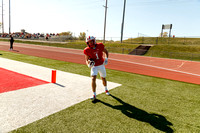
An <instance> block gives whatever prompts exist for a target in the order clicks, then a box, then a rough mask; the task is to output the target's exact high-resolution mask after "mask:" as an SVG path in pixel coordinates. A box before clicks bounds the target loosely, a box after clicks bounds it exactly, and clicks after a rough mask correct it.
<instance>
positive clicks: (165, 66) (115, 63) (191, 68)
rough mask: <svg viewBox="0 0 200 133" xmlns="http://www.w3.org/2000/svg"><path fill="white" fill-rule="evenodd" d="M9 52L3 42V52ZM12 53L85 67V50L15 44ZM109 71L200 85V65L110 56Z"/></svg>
mask: <svg viewBox="0 0 200 133" xmlns="http://www.w3.org/2000/svg"><path fill="white" fill-rule="evenodd" d="M8 49H9V43H8V42H0V50H4V51H9V50H8ZM11 52H15V53H21V54H26V55H32V56H38V57H44V58H50V59H56V60H61V61H67V62H73V63H79V64H85V58H84V54H83V50H75V49H66V48H55V47H48V46H39V45H29V44H22V43H15V44H14V51H11ZM106 68H108V69H114V70H120V71H125V72H131V73H136V74H143V75H148V76H155V77H160V78H166V79H171V80H177V81H182V82H188V83H194V84H200V62H193V61H184V60H174V59H164V58H154V57H145V56H134V55H123V54H113V53H110V54H109V62H108V65H107V66H106Z"/></svg>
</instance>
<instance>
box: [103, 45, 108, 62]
mask: <svg viewBox="0 0 200 133" xmlns="http://www.w3.org/2000/svg"><path fill="white" fill-rule="evenodd" d="M103 53H104V54H105V59H104V63H103V64H104V65H107V64H108V50H107V49H106V48H104V50H103Z"/></svg>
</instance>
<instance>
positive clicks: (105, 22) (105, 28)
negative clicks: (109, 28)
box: [103, 0, 108, 43]
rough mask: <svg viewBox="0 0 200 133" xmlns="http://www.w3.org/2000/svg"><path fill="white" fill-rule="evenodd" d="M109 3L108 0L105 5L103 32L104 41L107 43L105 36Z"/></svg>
mask: <svg viewBox="0 0 200 133" xmlns="http://www.w3.org/2000/svg"><path fill="white" fill-rule="evenodd" d="M107 4H108V1H107V0H106V6H104V7H105V20H104V34H103V43H105V36H106V16H107V8H108V7H107Z"/></svg>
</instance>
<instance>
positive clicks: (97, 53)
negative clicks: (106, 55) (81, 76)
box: [83, 43, 104, 66]
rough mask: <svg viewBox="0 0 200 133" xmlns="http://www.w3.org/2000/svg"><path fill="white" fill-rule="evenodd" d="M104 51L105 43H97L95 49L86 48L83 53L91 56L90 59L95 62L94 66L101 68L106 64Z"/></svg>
mask: <svg viewBox="0 0 200 133" xmlns="http://www.w3.org/2000/svg"><path fill="white" fill-rule="evenodd" d="M103 51H104V45H103V43H96V48H95V49H93V48H90V47H86V48H85V49H84V51H83V52H84V54H85V55H87V56H89V59H93V60H94V62H95V65H94V66H99V65H102V64H103V62H104V59H103Z"/></svg>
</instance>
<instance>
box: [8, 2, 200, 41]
mask: <svg viewBox="0 0 200 133" xmlns="http://www.w3.org/2000/svg"><path fill="white" fill-rule="evenodd" d="M10 1H11V31H12V32H18V31H20V30H21V29H25V30H26V31H27V32H30V33H37V32H40V33H60V32H66V31H71V32H72V33H73V34H74V35H75V36H78V35H79V33H80V32H86V33H87V34H88V35H93V36H96V37H103V33H104V17H105V12H104V11H105V8H104V7H103V5H105V0H10ZM123 4H124V0H108V10H107V26H106V27H107V28H106V38H107V39H110V38H113V39H114V38H120V36H121V23H122V14H123ZM8 6H9V4H8V0H4V27H5V32H8V26H9V24H8V16H9V10H8ZM162 24H173V28H172V35H175V36H179V37H184V36H186V37H193V36H199V37H200V26H199V25H200V0H126V14H125V23H124V38H126V37H138V35H140V36H141V35H145V36H152V37H153V36H159V34H160V32H161V26H162ZM164 31H166V32H168V30H164Z"/></svg>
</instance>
